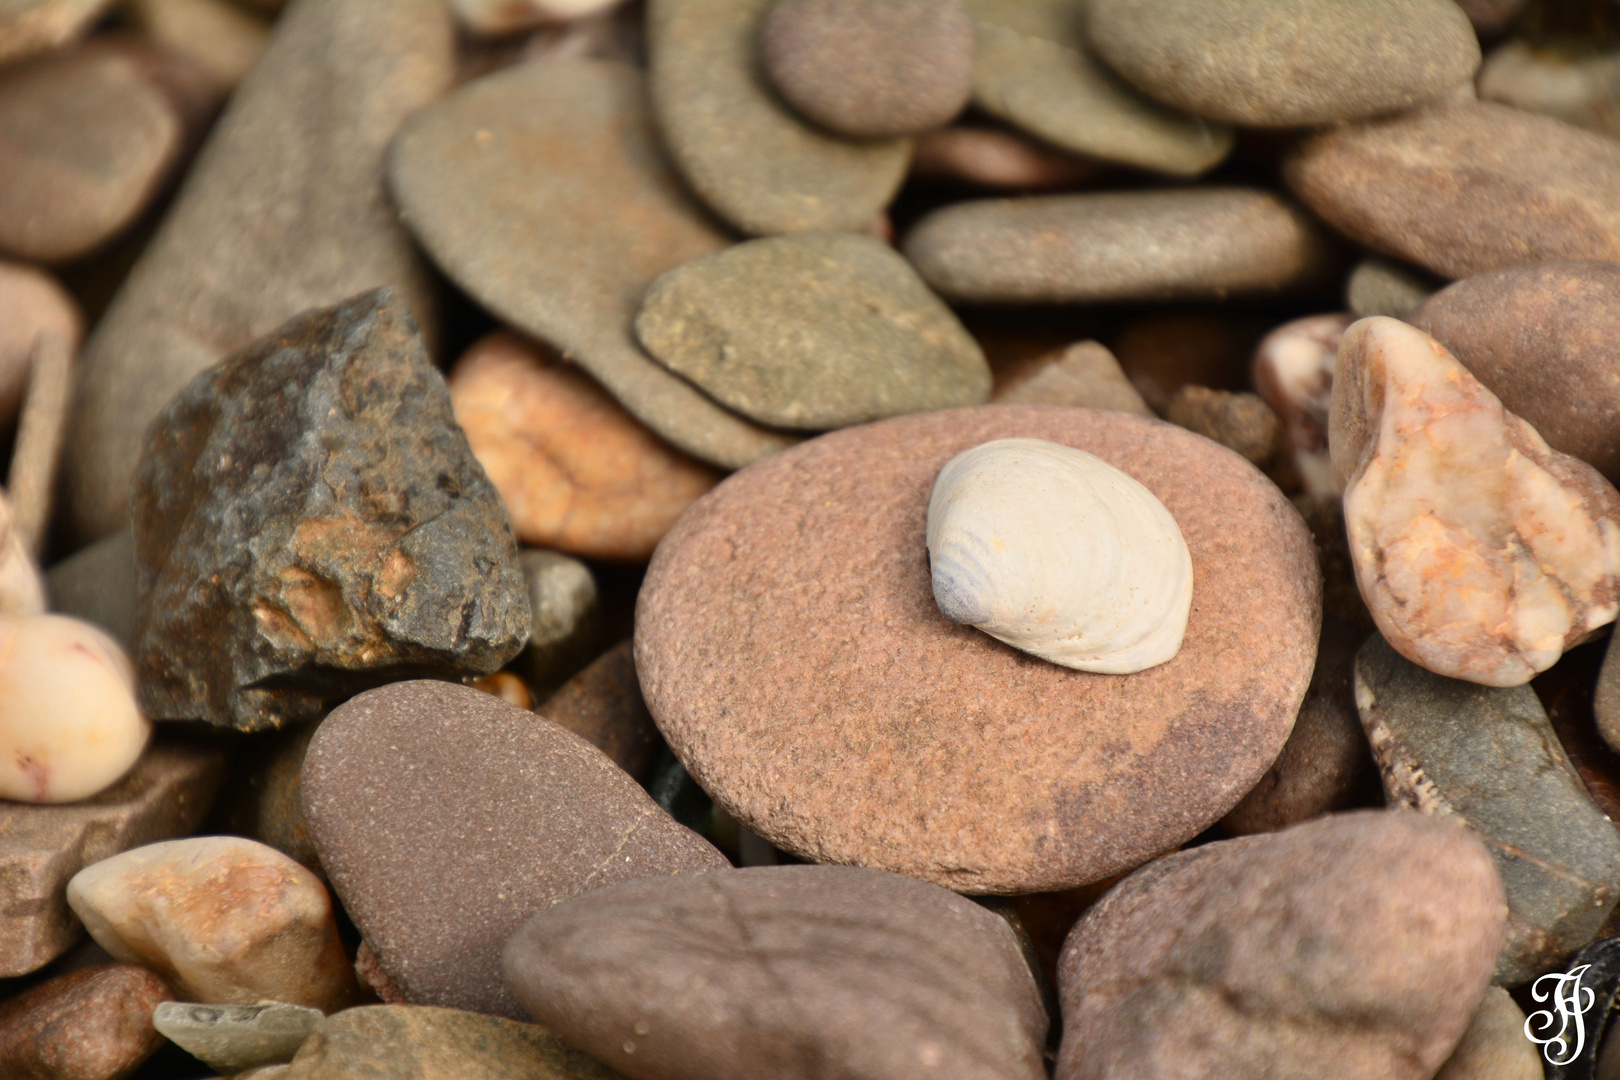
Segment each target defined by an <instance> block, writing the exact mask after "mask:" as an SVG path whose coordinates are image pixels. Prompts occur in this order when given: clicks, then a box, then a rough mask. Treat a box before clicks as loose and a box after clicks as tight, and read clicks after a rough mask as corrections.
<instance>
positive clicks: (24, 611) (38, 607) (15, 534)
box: [0, 491, 45, 618]
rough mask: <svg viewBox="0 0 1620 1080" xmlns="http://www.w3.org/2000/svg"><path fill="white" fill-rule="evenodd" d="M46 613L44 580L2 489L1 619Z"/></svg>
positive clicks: (0, 495)
mask: <svg viewBox="0 0 1620 1080" xmlns="http://www.w3.org/2000/svg"><path fill="white" fill-rule="evenodd" d="M44 613H45V580H44V578H43V577H41V576H40V572H39V567H38V566H36V565H35V564H34V560H33V558H32V557H31V556H30V555H29V554H28V548H27V546H26V545H25V544H24V543H23V537H22V530H21V529H20V528H18V526H17V516H16V513H15V512H14V511H13V510H12V507H11V500H9V499H7V498H6V495H5V492H4V491H0V618H3V617H5V616H23V615H43V614H44Z"/></svg>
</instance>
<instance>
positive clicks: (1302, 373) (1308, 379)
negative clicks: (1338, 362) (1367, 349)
mask: <svg viewBox="0 0 1620 1080" xmlns="http://www.w3.org/2000/svg"><path fill="white" fill-rule="evenodd" d="M1354 321H1355V316H1353V315H1342V314H1333V315H1307V316H1306V317H1305V318H1303V319H1295V320H1294V321H1293V322H1288V323H1284V324H1283V325H1281V326H1279V327H1277V329H1275V330H1273V331H1272V332H1271V333H1269V334H1267V335H1266V336H1265V337H1264V338H1263V339H1262V340H1261V342H1260V344H1259V346H1258V347H1257V348H1256V349H1255V351H1254V368H1253V374H1254V386H1255V389H1256V390H1258V391H1260V396H1261V397H1263V398H1265V399H1266V404H1267V405H1270V406H1271V407H1272V409H1274V410H1275V411H1276V413H1277V416H1278V417H1279V418H1280V419H1281V420H1282V424H1283V442H1284V444H1285V445H1286V446H1287V447H1288V450H1289V452H1290V453H1292V454H1293V456H1294V468H1295V469H1296V470H1297V471H1298V472H1299V478H1300V480H1301V481H1303V482H1304V484H1305V490H1306V491H1308V492H1310V493H1311V494H1313V495H1338V494H1340V492H1341V489H1340V487H1339V477H1338V474H1337V473H1335V472H1334V471H1333V462H1332V460H1331V459H1330V458H1329V457H1328V407H1329V406H1330V405H1331V404H1332V402H1333V363H1334V358H1335V357H1336V356H1337V355H1338V352H1339V341H1340V339H1341V338H1343V337H1344V332H1345V330H1346V329H1347V328H1348V327H1349V326H1350V324H1351V323H1352V322H1354Z"/></svg>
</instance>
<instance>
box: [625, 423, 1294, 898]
mask: <svg viewBox="0 0 1620 1080" xmlns="http://www.w3.org/2000/svg"><path fill="white" fill-rule="evenodd" d="M1009 437H1021V438H1039V439H1046V440H1049V441H1052V442H1057V443H1060V444H1062V445H1065V446H1071V447H1074V448H1076V449H1080V450H1084V451H1086V452H1087V453H1090V454H1094V455H1096V456H1097V457H1100V458H1101V459H1102V460H1103V461H1105V462H1107V463H1108V464H1110V465H1113V466H1115V467H1117V468H1121V469H1123V470H1124V471H1125V472H1126V473H1128V474H1129V475H1130V476H1132V477H1133V478H1135V479H1136V480H1137V481H1139V482H1140V483H1142V484H1143V485H1144V486H1145V487H1147V489H1148V490H1149V491H1151V492H1152V493H1153V494H1154V496H1155V497H1157V498H1158V499H1159V500H1160V501H1161V502H1162V503H1164V505H1165V506H1166V507H1167V508H1168V509H1169V511H1170V513H1171V514H1172V515H1173V516H1174V517H1175V519H1176V523H1177V525H1178V526H1179V527H1180V530H1181V533H1182V536H1183V537H1184V538H1185V540H1186V543H1187V547H1188V549H1189V550H1190V552H1191V555H1192V563H1193V581H1194V582H1195V584H1194V586H1193V600H1192V611H1191V615H1190V618H1189V620H1188V623H1187V631H1186V636H1185V638H1184V639H1183V641H1182V645H1181V650H1180V652H1179V653H1178V654H1177V655H1176V657H1175V658H1174V659H1172V660H1170V661H1169V662H1168V663H1165V664H1161V665H1159V666H1157V667H1154V668H1150V669H1148V670H1146V671H1142V672H1138V673H1136V674H1134V675H1130V676H1117V675H1099V674H1093V673H1089V672H1083V671H1075V670H1071V669H1068V668H1063V667H1059V666H1057V665H1055V664H1051V663H1048V662H1046V661H1043V660H1039V659H1037V658H1034V657H1031V656H1029V655H1027V654H1025V653H1021V652H1018V651H1017V650H1015V649H1012V648H1010V647H1008V646H1006V645H1003V644H1001V643H1000V642H997V641H995V640H994V639H992V638H990V637H989V636H988V635H986V634H984V633H982V632H980V631H978V630H976V629H974V628H972V627H967V626H958V625H957V624H955V623H952V622H950V621H949V620H947V619H946V618H945V617H944V616H943V615H941V614H940V613H939V609H938V606H937V605H936V604H935V602H934V596H933V590H932V585H931V583H930V578H929V570H928V560H927V557H926V546H925V545H924V543H923V525H924V522H925V517H926V510H927V505H928V497H929V492H930V491H931V489H932V487H933V483H934V477H935V474H936V473H938V471H939V469H940V467H941V466H942V465H944V464H945V462H946V461H947V460H949V459H950V458H951V457H953V456H955V455H956V454H957V453H959V452H961V451H962V450H965V449H967V448H968V447H972V446H977V445H979V444H980V443H983V442H987V441H989V440H992V439H999V438H1009ZM1319 590H1320V579H1319V577H1318V573H1317V569H1316V561H1315V555H1314V552H1313V550H1312V547H1311V543H1310V537H1309V534H1308V533H1307V532H1306V531H1305V529H1304V526H1303V525H1302V524H1301V522H1300V520H1299V517H1298V515H1297V514H1296V513H1295V512H1294V511H1293V509H1292V508H1291V507H1289V506H1288V505H1287V503H1286V501H1285V500H1284V499H1283V497H1282V494H1281V493H1280V492H1279V491H1278V490H1277V489H1276V487H1275V486H1274V485H1273V484H1272V483H1271V482H1270V481H1269V480H1267V479H1265V477H1264V476H1262V475H1261V474H1260V473H1259V472H1258V471H1257V470H1256V469H1254V467H1253V466H1251V465H1249V464H1248V463H1247V462H1245V461H1244V460H1243V459H1242V458H1240V457H1238V456H1237V455H1236V454H1233V453H1231V452H1229V451H1227V450H1224V449H1221V448H1220V447H1217V446H1216V445H1214V444H1213V443H1211V442H1209V441H1208V440H1207V439H1203V438H1200V437H1199V436H1196V435H1193V434H1191V433H1190V432H1186V431H1183V430H1181V429H1179V428H1176V427H1172V426H1170V425H1166V424H1161V423H1159V422H1157V421H1152V420H1146V419H1143V418H1141V417H1138V416H1129V415H1126V414H1123V413H1117V412H1097V411H1092V410H1083V409H1052V408H1041V407H1031V406H986V407H981V408H978V409H961V410H949V411H945V412H937V413H924V414H921V415H918V416H909V417H901V418H899V419H895V420H885V421H881V422H879V423H877V424H872V425H867V426H865V427H861V428H853V429H849V430H846V431H842V432H835V433H833V434H831V435H824V436H822V437H821V438H819V439H816V440H813V441H812V442H810V443H807V444H805V445H804V446H802V447H799V448H796V449H794V450H792V451H790V452H788V453H786V454H784V455H782V456H780V457H777V458H772V459H770V460H768V461H764V462H760V463H759V464H758V465H756V466H752V467H750V468H749V469H748V470H745V471H743V472H741V473H738V474H737V475H735V476H733V477H732V478H731V479H729V480H728V481H727V482H726V483H725V484H722V485H721V486H720V487H718V488H716V489H715V490H714V491H713V492H711V493H710V494H709V495H708V496H706V497H705V498H704V499H703V500H701V501H699V502H698V503H697V504H696V505H694V506H693V508H692V509H691V510H690V511H688V512H687V514H686V516H684V517H683V518H682V519H681V520H680V521H679V522H678V523H677V524H676V526H675V528H674V529H673V530H671V532H670V534H669V536H667V537H665V539H664V543H663V544H662V545H660V546H659V549H658V551H657V552H656V553H655V554H654V555H653V560H652V564H651V567H650V568H649V570H648V572H647V578H646V583H645V584H644V585H643V586H642V591H641V595H640V598H639V600H638V602H637V605H636V670H637V673H638V675H639V676H640V680H641V688H642V692H643V693H644V694H645V695H646V700H647V705H648V708H649V709H650V710H651V712H652V715H653V718H654V719H655V720H656V721H657V722H658V727H659V729H660V730H661V731H662V732H663V734H664V737H665V739H667V740H668V741H669V744H670V746H671V747H672V748H673V749H674V751H675V753H676V754H677V755H679V756H680V759H681V762H682V763H683V764H684V765H685V766H686V768H687V770H688V771H690V773H691V774H692V776H693V777H694V778H695V779H696V780H697V782H698V783H699V784H701V785H702V787H703V789H704V790H705V791H707V792H708V793H709V794H710V795H712V796H714V799H715V801H716V802H717V803H718V804H719V805H720V806H721V807H723V808H724V809H725V810H726V812H727V813H729V814H731V815H732V816H733V817H734V818H736V819H737V820H738V821H739V822H741V823H742V824H743V825H745V826H746V827H747V828H749V829H751V830H753V831H754V832H756V833H758V834H759V835H760V836H762V837H764V838H765V839H767V840H769V841H770V842H771V843H772V844H775V845H776V846H777V847H780V848H783V849H785V850H787V851H789V852H791V853H793V854H794V855H797V856H799V857H801V858H805V859H810V860H812V861H816V862H835V863H853V864H857V865H863V866H874V867H878V868H880V869H886V870H893V871H896V872H899V873H905V874H907V875H909V876H912V877H917V878H921V879H923V880H925V881H932V882H935V883H938V884H942V885H946V886H948V887H951V888H955V889H957V890H959V891H963V892H974V893H984V892H989V893H1008V892H1039V891H1048V890H1053V889H1065V888H1071V887H1073V886H1076V885H1080V884H1084V883H1087V882H1091V881H1097V880H1101V879H1102V878H1105V877H1108V876H1110V875H1113V874H1117V873H1119V872H1121V871H1122V870H1127V869H1130V868H1132V867H1135V866H1138V865H1140V864H1141V863H1142V861H1143V860H1144V859H1147V858H1151V857H1152V856H1154V855H1156V854H1159V853H1161V852H1164V851H1167V850H1170V849H1171V848H1173V847H1175V846H1176V845H1177V844H1179V843H1181V842H1182V841H1184V840H1186V839H1188V838H1190V837H1192V836H1195V835H1197V834H1198V833H1199V832H1200V831H1202V830H1203V829H1204V828H1206V827H1207V826H1208V825H1209V824H1211V823H1213V822H1214V821H1215V820H1216V819H1217V818H1219V817H1221V816H1222V815H1223V814H1225V813H1226V811H1228V810H1230V809H1231V808H1232V806H1233V805H1234V804H1236V803H1237V801H1238V800H1239V799H1240V798H1242V796H1243V794H1244V793H1245V792H1247V791H1248V790H1249V789H1250V788H1252V787H1253V786H1254V784H1255V783H1256V781H1258V780H1259V779H1260V777H1261V775H1262V774H1263V773H1264V772H1265V770H1266V768H1267V767H1269V766H1270V764H1271V763H1272V761H1273V760H1274V759H1275V758H1276V756H1277V754H1278V752H1279V751H1281V749H1282V746H1283V743H1284V742H1285V741H1286V739H1287V737H1288V731H1289V729H1290V727H1291V726H1292V724H1293V719H1294V716H1295V714H1296V713H1297V712H1298V711H1299V705H1300V701H1301V699H1302V698H1303V696H1304V693H1305V688H1306V686H1307V684H1308V682H1309V680H1310V671H1311V666H1312V661H1313V659H1314V654H1315V642H1316V634H1317V625H1318V618H1319V610H1320V609H1319V606H1318V604H1319V598H1320V592H1319ZM745 627H746V628H747V630H746V632H744V628H745ZM1172 774H1173V775H1174V776H1175V778H1176V779H1175V785H1176V789H1177V792H1178V795H1177V798H1176V799H1174V800H1163V801H1153V802H1144V801H1143V800H1141V799H1140V798H1139V797H1138V794H1137V793H1139V792H1140V791H1141V790H1143V786H1144V785H1146V786H1149V787H1151V786H1152V785H1153V784H1155V783H1158V782H1160V781H1161V779H1162V778H1163V777H1165V776H1167V775H1172ZM895 777H904V778H905V780H904V781H902V782H896V781H895V779H894V778H895ZM1127 808H1128V809H1127Z"/></svg>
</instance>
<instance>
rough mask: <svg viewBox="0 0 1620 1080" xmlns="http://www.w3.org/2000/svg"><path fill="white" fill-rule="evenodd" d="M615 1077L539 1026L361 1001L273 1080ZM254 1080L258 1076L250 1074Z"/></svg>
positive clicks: (336, 1018) (572, 1079) (591, 1079)
mask: <svg viewBox="0 0 1620 1080" xmlns="http://www.w3.org/2000/svg"><path fill="white" fill-rule="evenodd" d="M360 1077H366V1078H367V1080H369V1078H371V1077H377V1078H379V1080H381V1078H383V1077H386V1078H387V1080H514V1078H516V1077H523V1078H524V1080H616V1078H617V1077H618V1074H617V1073H615V1072H613V1071H612V1070H611V1069H609V1068H607V1067H605V1066H603V1065H599V1064H598V1063H596V1062H595V1061H592V1060H591V1059H590V1058H588V1057H586V1056H585V1055H584V1054H582V1053H580V1052H579V1051H578V1050H575V1049H573V1048H572V1047H570V1046H569V1045H568V1044H567V1043H565V1042H563V1041H562V1040H561V1039H559V1038H558V1037H557V1036H555V1035H553V1034H552V1033H551V1032H549V1031H547V1030H546V1029H545V1028H543V1027H541V1026H540V1025H538V1024H520V1023H516V1022H514V1021H512V1020H503V1019H502V1018H500V1017H498V1016H480V1015H479V1014H477V1013H472V1012H460V1011H458V1010H455V1009H435V1008H426V1007H423V1006H417V1005H366V1006H362V1007H361V1008H358V1009H348V1010H345V1011H344V1012H341V1013H339V1014H338V1015H336V1016H334V1017H332V1018H331V1019H329V1020H328V1021H327V1022H326V1030H325V1031H322V1032H320V1033H318V1034H316V1035H314V1036H312V1037H311V1038H310V1040H309V1041H308V1042H306V1043H305V1044H304V1046H303V1048H302V1049H301V1050H299V1051H298V1055H297V1056H296V1057H295V1058H293V1060H292V1063H291V1064H289V1065H288V1066H287V1067H286V1070H285V1071H283V1072H279V1073H277V1074H275V1078H274V1080H358V1078H360ZM255 1080H258V1077H257V1076H256V1077H255Z"/></svg>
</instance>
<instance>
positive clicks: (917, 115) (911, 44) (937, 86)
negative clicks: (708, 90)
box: [760, 0, 973, 139]
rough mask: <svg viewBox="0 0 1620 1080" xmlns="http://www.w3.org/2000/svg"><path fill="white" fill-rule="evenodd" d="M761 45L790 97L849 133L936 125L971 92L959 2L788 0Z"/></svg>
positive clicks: (773, 78) (969, 31) (863, 135)
mask: <svg viewBox="0 0 1620 1080" xmlns="http://www.w3.org/2000/svg"><path fill="white" fill-rule="evenodd" d="M760 51H761V58H762V61H763V63H764V65H765V74H766V77H767V78H769V79H770V82H771V85H772V86H774V87H775V88H776V90H777V91H778V92H779V93H780V94H781V95H782V96H783V97H784V98H786V99H787V101H788V104H790V105H792V106H793V107H794V108H795V109H797V110H799V112H801V113H803V114H804V115H805V116H807V117H809V118H810V119H811V120H814V121H815V122H816V123H818V124H820V125H821V126H822V127H825V128H828V129H829V130H831V131H835V132H838V133H839V134H841V135H848V136H851V137H852V138H857V139H881V138H887V137H890V136H894V135H913V134H916V133H918V132H922V131H927V130H929V129H930V128H937V127H942V126H944V125H945V124H948V123H950V121H951V118H952V117H954V116H955V115H956V114H957V113H959V112H961V111H962V107H963V106H964V105H966V104H967V102H968V95H969V94H971V93H972V92H973V22H972V20H971V19H969V18H968V13H967V9H966V8H964V7H963V6H962V3H961V0H891V2H889V3H883V4H869V3H866V2H865V0H786V2H784V3H777V4H774V5H772V7H771V9H770V10H769V11H768V12H767V13H766V15H765V19H764V22H763V25H762V26H761V27H760Z"/></svg>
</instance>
